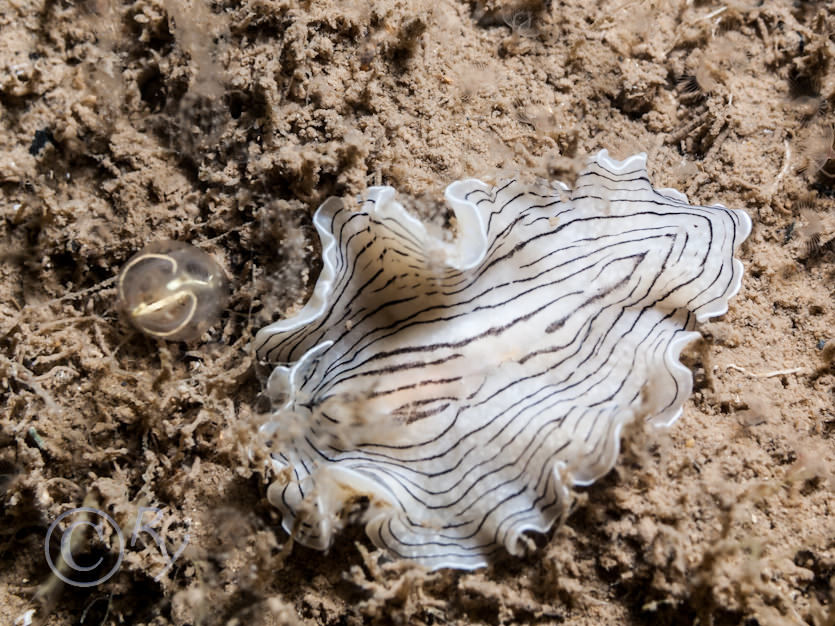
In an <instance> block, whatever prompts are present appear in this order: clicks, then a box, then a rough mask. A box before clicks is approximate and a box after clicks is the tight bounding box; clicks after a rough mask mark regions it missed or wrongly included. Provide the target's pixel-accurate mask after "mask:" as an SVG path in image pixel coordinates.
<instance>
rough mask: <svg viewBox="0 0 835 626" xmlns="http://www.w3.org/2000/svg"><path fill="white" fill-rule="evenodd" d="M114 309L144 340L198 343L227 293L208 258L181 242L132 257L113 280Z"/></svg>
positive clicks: (224, 281) (146, 249) (220, 272)
mask: <svg viewBox="0 0 835 626" xmlns="http://www.w3.org/2000/svg"><path fill="white" fill-rule="evenodd" d="M117 289H118V298H119V306H120V308H121V309H122V311H123V312H124V314H125V315H126V317H127V318H128V320H130V322H131V323H132V324H133V325H134V326H135V327H136V328H138V329H139V330H141V331H142V332H143V333H145V334H146V335H151V336H152V337H159V338H161V339H168V340H177V341H189V340H193V339H199V338H200V337H201V336H202V335H203V333H205V332H206V330H208V329H209V328H210V327H211V326H212V325H213V324H214V323H215V322H217V320H218V317H219V316H220V313H221V312H222V310H223V307H224V306H225V305H226V300H227V297H228V292H229V282H228V280H227V278H226V274H225V273H224V271H223V269H222V268H221V267H220V265H219V264H218V262H217V261H215V260H214V258H212V256H211V255H209V254H208V253H206V252H204V251H203V250H201V249H200V248H197V247H195V246H193V245H190V244H187V243H183V242H181V241H171V240H164V241H157V242H154V243H151V244H149V245H147V246H145V247H144V248H143V249H142V250H140V251H139V252H138V253H136V254H135V255H133V256H132V257H131V258H130V259H129V260H128V262H127V263H126V264H125V266H124V267H123V268H122V271H121V272H120V273H119V277H118V279H117Z"/></svg>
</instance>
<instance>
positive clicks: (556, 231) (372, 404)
mask: <svg viewBox="0 0 835 626" xmlns="http://www.w3.org/2000/svg"><path fill="white" fill-rule="evenodd" d="M394 195H395V192H394V190H393V189H392V188H390V187H375V188H372V189H370V190H369V192H368V194H367V197H366V199H365V200H364V202H363V203H362V206H361V209H360V210H359V211H352V210H349V209H348V208H347V207H345V206H343V204H342V202H340V201H339V200H335V199H331V200H328V201H327V202H325V203H324V204H323V205H322V206H321V207H320V208H319V210H318V211H317V212H316V214H315V217H314V222H315V225H316V228H317V229H318V231H319V235H320V237H321V240H322V248H323V268H322V272H321V275H320V276H319V279H318V282H317V284H316V287H315V290H314V293H313V296H312V297H311V298H310V300H309V302H308V303H307V304H306V305H305V306H304V307H303V309H302V310H301V311H300V312H299V313H298V314H297V315H295V316H294V317H291V318H288V319H284V320H280V321H278V322H275V323H274V324H271V325H270V326H267V327H266V328H264V329H262V330H261V331H260V332H259V333H258V335H257V337H256V344H255V345H256V349H257V353H258V355H259V357H260V358H261V359H263V360H265V361H267V362H269V363H272V364H277V365H278V366H277V367H276V368H275V370H274V371H273V373H272V375H271V377H270V380H269V382H268V387H267V391H268V393H269V394H270V395H271V397H273V398H274V399H275V400H276V401H279V402H280V403H281V405H280V407H279V408H278V409H277V410H276V411H275V414H274V416H273V418H272V420H271V421H270V422H269V423H268V424H266V425H265V426H264V427H263V428H262V431H263V434H264V436H265V438H266V439H269V440H270V445H271V450H272V459H273V463H274V466H275V469H276V480H275V482H274V483H273V484H272V485H271V487H270V489H269V491H268V497H269V499H270V501H271V502H272V503H273V504H275V505H276V506H278V507H279V508H280V509H281V511H282V513H283V523H284V526H285V528H286V529H287V530H288V532H291V533H292V534H293V536H294V537H295V538H296V539H297V540H298V541H300V542H301V543H303V544H306V545H309V546H313V547H316V548H320V549H323V548H326V547H327V546H329V545H330V543H331V541H332V539H333V536H334V534H335V533H336V532H337V531H338V530H339V528H340V527H341V526H342V524H343V522H344V519H343V517H344V511H345V509H346V508H348V507H349V504H351V503H352V502H357V501H364V500H365V499H366V498H367V502H366V504H365V510H364V512H363V514H362V515H363V520H364V521H365V523H366V530H367V532H368V534H369V536H370V538H371V539H372V541H373V542H374V543H375V544H376V545H377V546H379V547H381V548H384V549H386V550H388V551H389V552H390V553H391V554H393V555H396V556H398V557H400V558H404V559H413V560H415V561H417V562H420V563H422V564H425V565H427V566H429V567H431V568H440V567H455V568H464V569H472V568H476V567H480V566H482V565H485V564H486V563H487V562H488V561H489V560H490V557H491V555H494V554H495V553H496V552H497V551H498V550H501V549H502V547H504V548H506V549H507V550H508V551H509V552H511V553H513V554H519V553H521V552H522V551H523V550H524V547H525V545H526V542H525V541H524V538H523V536H522V535H523V533H525V532H526V531H538V532H544V531H546V530H548V529H549V528H550V527H551V526H552V525H553V524H554V523H555V522H556V521H558V520H559V519H561V517H562V516H563V515H564V514H565V512H566V509H567V505H568V503H569V494H568V488H569V487H570V486H572V485H587V484H589V483H591V482H593V481H594V480H596V479H597V478H599V477H600V476H602V475H603V474H605V473H606V472H607V471H609V469H611V467H612V466H613V464H614V462H615V459H616V457H617V454H618V451H619V445H620V432H621V429H622V427H623V425H624V424H625V423H627V422H629V421H630V420H633V419H645V420H648V421H649V422H651V423H653V424H656V425H669V424H671V423H672V422H673V421H674V420H675V419H676V418H677V417H678V416H679V415H680V413H681V410H682V405H683V403H684V401H685V399H686V398H687V396H688V395H689V394H690V391H691V386H692V378H691V374H690V371H689V370H688V369H687V368H685V367H684V366H683V365H682V364H681V363H680V362H679V354H680V352H681V349H682V348H683V347H684V345H685V344H687V343H688V342H690V341H691V340H692V339H693V338H694V337H697V336H698V334H697V333H695V332H693V329H694V326H695V323H696V322H697V321H703V320H705V319H706V318H709V317H712V316H716V315H721V314H722V313H724V312H725V311H726V310H727V305H728V299H729V298H730V297H731V296H733V295H734V294H735V293H736V292H737V291H738V290H739V287H740V282H741V277H742V264H741V263H740V262H739V261H738V260H736V259H734V258H733V255H734V252H735V250H736V248H737V247H738V246H739V245H740V243H741V242H742V241H743V240H744V239H745V238H746V237H747V236H748V234H749V232H750V229H751V222H750V219H749V218H748V216H747V215H746V214H745V213H744V212H742V211H735V210H730V209H726V208H725V207H723V206H721V205H714V206H709V207H704V206H692V205H690V204H688V203H687V199H686V198H685V197H684V196H683V194H680V193H679V192H676V191H674V190H667V189H662V190H655V189H653V188H652V186H651V185H650V182H649V178H648V175H647V171H646V157H645V155H644V154H639V155H635V156H633V157H630V158H628V159H626V160H625V161H622V162H619V161H615V160H613V159H611V158H610V157H609V156H608V154H607V153H606V151H605V150H604V151H602V152H600V153H599V154H597V155H596V156H595V157H593V158H592V159H590V161H589V164H588V167H587V169H586V171H585V172H584V173H583V174H581V175H580V177H579V178H578V179H577V182H576V186H575V188H574V189H573V190H571V191H568V190H567V188H565V186H563V185H554V186H551V187H547V186H540V187H537V186H532V185H526V184H523V183H520V182H518V181H510V182H506V183H504V184H501V185H500V186H498V187H492V186H490V185H487V184H485V183H483V182H481V181H478V180H464V181H458V182H455V183H453V184H451V185H450V186H449V187H448V188H447V190H446V199H447V201H448V202H449V204H450V205H451V207H452V209H453V210H454V211H455V217H456V221H457V237H456V238H455V239H454V240H453V241H444V240H443V238H441V237H436V236H434V235H432V234H430V233H429V231H428V230H427V228H426V226H425V225H424V224H423V223H422V222H421V221H419V220H418V219H417V218H415V217H414V216H412V215H411V214H410V213H408V212H407V211H406V210H405V209H404V208H403V207H402V206H401V205H400V204H398V203H397V202H396V201H395V200H394ZM353 508H354V509H356V508H357V507H356V506H354V507H353Z"/></svg>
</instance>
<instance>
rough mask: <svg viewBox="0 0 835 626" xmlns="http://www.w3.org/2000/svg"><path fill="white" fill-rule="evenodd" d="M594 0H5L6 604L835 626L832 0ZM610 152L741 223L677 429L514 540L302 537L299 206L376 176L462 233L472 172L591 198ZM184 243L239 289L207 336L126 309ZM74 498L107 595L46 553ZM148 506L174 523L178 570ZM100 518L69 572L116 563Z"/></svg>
mask: <svg viewBox="0 0 835 626" xmlns="http://www.w3.org/2000/svg"><path fill="white" fill-rule="evenodd" d="M590 4H591V3H588V2H582V1H580V0H567V1H562V2H560V1H556V0H552V1H550V2H549V1H546V0H529V1H527V2H515V3H514V2H499V1H498V0H470V1H468V2H465V1H457V0H438V1H433V2H429V1H423V0H412V1H408V2H407V1H397V0H377V1H374V0H372V1H369V2H365V1H363V2H359V1H357V2H354V1H347V0H342V1H336V0H333V1H329V0H320V1H314V0H309V1H298V0H248V1H247V0H244V1H240V2H235V1H218V2H208V1H207V0H191V2H179V1H177V0H135V1H127V2H112V1H108V0H88V1H86V2H84V1H81V0H78V1H75V2H71V1H69V0H53V1H50V0H42V1H38V0H0V503H1V504H2V513H1V514H2V523H0V562H2V565H0V621H2V623H4V624H15V623H19V624H24V623H27V620H28V619H31V620H32V623H36V624H37V623H43V624H55V625H58V624H134V625H140V624H155V625H162V624H178V625H186V624H195V625H197V624H294V623H304V624H359V623H381V624H387V623H408V624H447V623H449V624H514V623H519V624H521V623H524V624H559V623H568V624H589V625H591V624H616V623H623V624H650V623H651V624H695V623H698V624H746V625H750V626H752V625H756V624H763V625H765V624H815V625H818V626H823V625H829V626H832V625H833V624H835V611H834V610H833V597H835V596H833V594H835V591H833V584H835V495H833V492H834V491H835V479H833V476H835V438H834V437H835V211H834V210H833V207H835V149H834V148H833V139H835V137H833V135H834V134H835V133H833V123H835V118H834V117H833V109H835V3H832V2H802V1H797V2H791V1H788V0H764V1H761V2H756V1H755V0H725V1H724V2H722V1H721V0H716V2H700V1H694V0H687V1H685V0H670V1H666V2H662V1H654V0H613V1H611V2H597V3H594V4H595V5H596V6H590ZM601 148H607V149H608V150H609V151H610V153H612V155H613V156H614V157H616V158H625V157H627V156H629V155H630V154H633V153H635V152H640V151H644V152H646V153H647V154H648V164H649V167H650V174H651V178H652V180H653V183H654V184H655V185H656V186H660V187H674V188H677V189H680V190H681V191H683V192H685V193H687V194H688V196H689V197H690V199H691V201H693V202H697V203H699V204H709V203H713V202H721V203H723V204H725V205H727V206H730V207H734V208H742V209H745V210H746V211H747V212H748V213H749V214H750V215H751V217H752V219H753V222H754V229H753V233H752V235H751V237H750V238H749V239H748V241H747V242H746V244H745V245H744V246H743V248H742V250H741V252H740V255H739V256H740V258H741V259H742V261H743V262H744V264H745V267H746V274H745V278H744V281H743V288H742V291H741V292H740V294H739V295H738V296H737V297H736V298H735V299H733V300H732V302H731V307H730V311H729V312H728V313H727V315H725V316H724V317H723V318H722V319H720V320H714V321H712V322H711V323H708V324H705V325H704V326H703V327H702V328H701V331H702V333H703V335H704V337H705V340H704V341H703V342H701V343H699V344H697V345H694V346H692V347H691V349H690V350H689V351H688V352H687V354H686V355H685V360H686V363H687V365H688V366H689V367H690V368H691V369H692V370H693V372H694V379H695V384H694V393H693V395H692V397H691V399H690V401H689V402H688V403H687V405H686V406H685V409H684V414H683V416H682V418H681V419H680V420H679V421H678V422H677V423H676V424H675V426H674V427H673V428H672V429H671V430H670V431H669V432H667V433H657V432H648V431H646V430H644V429H640V428H633V429H632V430H630V431H629V432H628V433H626V436H625V441H624V452H623V453H622V454H621V457H620V459H619V461H618V464H617V466H616V467H615V469H614V470H613V471H612V472H610V473H609V474H608V475H607V476H606V477H605V478H604V479H603V480H601V481H599V482H598V483H597V484H595V485H593V486H591V487H589V488H585V489H583V490H581V491H580V492H579V493H577V494H576V495H577V501H576V505H575V508H576V510H575V511H574V512H573V513H572V515H571V516H570V517H569V518H568V521H567V524H565V525H564V526H562V527H560V528H558V529H556V530H554V531H552V532H551V533H550V534H549V535H548V536H547V537H544V538H542V539H541V541H539V544H540V547H539V548H538V549H537V550H535V551H532V552H531V553H530V554H529V555H527V556H526V557H524V558H513V557H507V558H504V559H501V560H500V561H499V562H497V563H495V564H494V565H493V566H491V567H489V568H487V569H483V570H479V571H475V572H470V573H467V572H452V571H440V572H435V573H431V574H427V573H425V572H424V571H422V570H420V569H417V568H414V567H411V566H407V565H404V564H400V563H396V562H390V561H388V560H387V559H384V558H381V554H380V553H379V552H377V551H376V550H375V549H374V548H373V546H372V545H371V544H370V543H369V542H368V541H367V539H366V538H365V536H364V533H363V531H362V529H361V528H359V527H356V526H352V527H350V528H348V529H347V530H346V531H344V532H343V533H342V534H341V535H340V536H339V538H338V539H337V541H336V543H335V544H334V545H333V547H332V548H331V549H330V550H329V551H328V552H324V553H320V552H317V551H314V550H310V549H307V548H304V547H301V546H298V545H293V543H292V542H291V541H289V539H288V537H287V535H286V534H285V533H284V532H283V531H282V530H281V529H280V524H279V522H280V519H279V517H278V513H277V512H276V510H275V509H273V508H272V507H271V506H270V505H269V504H268V503H267V502H266V499H265V491H266V485H267V478H266V477H265V475H264V471H263V470H264V463H263V458H262V457H261V456H260V455H258V454H256V455H255V456H254V457H251V456H250V454H249V442H251V441H252V437H253V431H254V429H255V428H256V427H257V424H258V420H259V417H258V411H259V410H260V409H259V407H260V406H261V403H260V400H259V392H260V390H261V388H262V384H263V380H264V372H263V371H261V370H260V369H259V368H257V367H256V366H255V364H254V362H253V356H252V353H251V351H250V349H249V344H250V341H251V339H252V336H253V334H254V332H255V331H257V330H258V329H259V328H260V327H262V326H263V325H265V324H266V323H269V322H271V321H273V320H275V319H278V318H280V317H283V316H286V315H288V314H291V313H292V312H294V311H296V310H297V309H298V307H299V306H300V305H301V304H302V303H303V302H304V300H305V298H306V297H307V296H308V294H309V293H310V290H311V288H312V285H313V283H314V281H315V278H316V276H317V272H318V270H319V260H318V259H319V256H318V253H319V250H318V240H317V237H316V234H315V231H314V230H313V228H312V225H311V220H310V216H311V214H312V212H313V210H315V208H316V207H317V206H318V205H319V203H320V202H321V201H322V200H324V199H325V198H327V197H328V196H331V195H337V196H351V197H353V196H355V195H356V194H361V193H362V191H363V190H364V189H365V188H366V187H367V186H370V185H375V184H390V185H392V186H394V187H396V188H397V189H398V190H399V191H400V192H401V193H402V194H407V195H408V196H410V197H411V199H408V200H406V201H405V202H406V204H407V205H408V206H411V207H413V209H414V210H415V211H417V212H419V213H420V214H421V215H422V216H423V217H424V219H427V220H431V221H434V222H435V223H437V224H439V225H443V224H445V223H447V222H448V213H447V211H446V209H445V208H444V207H443V205H442V203H441V201H440V198H441V194H442V191H443V189H444V187H445V186H446V185H447V184H448V183H450V182H452V181H453V180H456V179H460V178H463V177H467V176H477V177H480V178H483V179H487V180H499V179H501V178H502V177H505V176H508V175H510V174H515V175H522V176H530V177H541V178H549V179H561V180H565V181H566V182H569V183H570V182H571V180H572V178H573V177H574V176H575V175H576V173H577V170H578V167H580V166H581V164H582V163H583V161H584V159H585V158H586V157H587V156H588V155H589V154H593V153H594V152H596V151H597V150H599V149H601ZM166 238H168V239H178V240H183V241H188V242H191V243H194V244H196V245H198V246H200V247H201V248H203V249H204V250H206V251H208V252H210V253H211V254H212V255H213V256H214V257H215V258H216V259H218V260H219V261H220V262H221V263H222V265H223V266H224V267H225V268H226V270H227V272H228V274H229V276H230V278H231V279H232V296H231V299H230V302H229V305H228V308H227V310H226V311H225V312H224V315H223V317H222V319H221V320H220V322H219V323H218V324H217V325H215V327H214V328H213V329H212V330H211V331H209V332H208V333H207V334H206V335H205V337H204V340H202V341H195V342H191V343H187V344H186V343H165V342H162V341H157V340H154V339H150V338H148V337H146V336H144V335H142V334H140V333H139V332H138V331H136V330H134V329H133V328H132V327H131V326H130V325H129V324H127V323H126V322H125V321H124V320H123V319H122V318H121V316H120V315H119V314H118V311H117V307H116V301H115V280H114V276H115V275H116V273H117V272H118V271H119V268H120V267H121V266H122V265H123V264H124V263H125V261H126V260H127V259H128V258H129V257H130V256H131V255H132V254H133V253H134V252H136V251H137V250H138V249H140V248H142V247H143V246H144V245H145V244H146V243H147V242H150V241H154V240H157V239H166ZM81 506H88V507H92V508H94V509H97V510H100V511H103V512H106V513H107V514H108V515H109V516H110V517H111V518H112V520H113V521H114V523H115V524H116V525H118V526H119V527H120V528H121V529H122V530H123V534H124V539H125V544H126V545H125V548H124V550H122V554H123V559H122V561H121V562H120V563H118V567H117V568H115V571H114V574H113V576H112V577H111V578H109V579H108V580H107V581H105V582H102V583H100V584H96V585H91V586H88V587H77V586H72V585H68V584H64V583H62V582H61V581H60V580H59V578H58V577H57V576H56V575H55V574H54V573H53V572H52V570H51V569H50V567H49V565H48V563H47V562H46V559H45V552H44V542H45V540H46V536H47V533H48V530H49V528H50V525H51V524H52V523H53V522H54V521H55V520H56V519H57V518H58V517H59V516H60V515H61V514H62V513H65V512H67V511H71V510H72V509H75V508H77V507H81ZM142 507H153V508H155V509H159V511H160V513H159V519H158V520H157V522H156V523H154V524H152V521H153V517H154V514H153V513H151V512H149V511H148V510H145V512H144V513H143V509H142ZM138 523H139V528H140V529H142V524H147V525H148V526H149V527H152V528H154V529H156V532H157V533H158V536H159V538H160V541H164V542H165V545H166V546H167V550H168V551H169V552H170V553H173V552H175V551H176V550H177V549H178V548H179V547H182V546H183V545H184V544H185V548H184V549H183V551H182V552H181V553H180V554H179V555H178V556H177V559H176V561H175V563H174V566H173V567H171V568H170V569H168V570H166V571H163V570H164V568H165V565H166V559H165V558H164V556H163V555H162V554H161V550H160V548H159V545H158V544H157V542H156V541H155V540H154V538H153V536H152V535H151V534H150V533H147V532H142V533H139V538H140V540H139V541H136V542H132V539H133V538H134V535H135V534H136V533H135V532H133V531H135V530H136V529H137V524H138ZM56 528H57V530H56V531H55V532H54V533H53V534H52V537H51V546H50V547H51V548H53V554H56V553H57V550H58V549H59V548H58V547H57V545H58V542H59V541H60V540H59V538H58V537H59V535H60V531H61V529H62V528H64V527H63V526H59V527H56ZM86 529H87V532H86V538H85V533H84V531H79V532H80V535H79V537H78V538H76V539H74V541H76V543H74V544H73V548H74V549H77V550H78V554H79V555H80V556H79V559H80V560H82V561H83V564H95V563H96V562H97V561H98V560H99V559H101V560H102V565H101V567H103V568H109V567H110V566H111V565H115V564H116V557H117V556H118V543H117V542H116V541H115V540H116V536H115V534H114V533H113V532H111V531H112V527H111V528H110V530H108V531H106V532H103V534H102V536H101V537H96V536H95V534H94V533H91V532H89V529H90V527H89V526H87V527H86ZM85 559H86V560H85ZM59 571H61V570H60V569H59ZM64 571H66V570H64ZM95 575H96V570H93V571H91V573H90V574H89V576H88V578H86V579H84V580H86V581H87V582H90V581H94V580H95ZM16 620H17V621H16Z"/></svg>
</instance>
